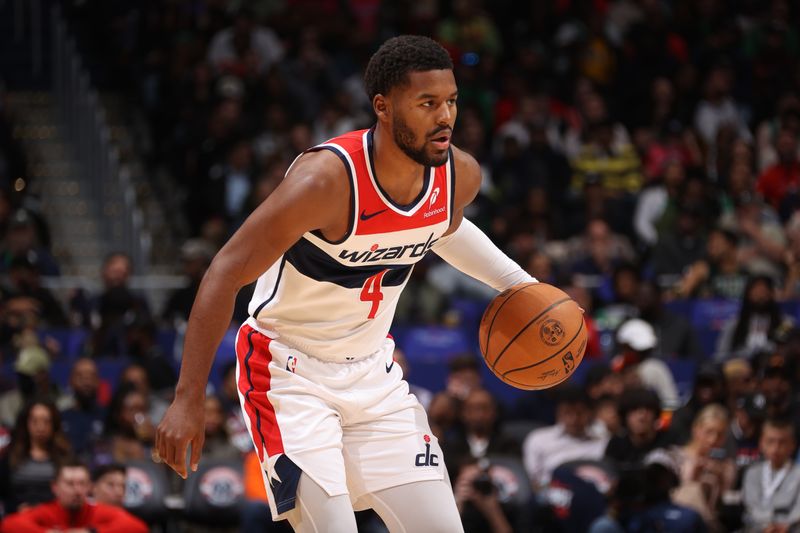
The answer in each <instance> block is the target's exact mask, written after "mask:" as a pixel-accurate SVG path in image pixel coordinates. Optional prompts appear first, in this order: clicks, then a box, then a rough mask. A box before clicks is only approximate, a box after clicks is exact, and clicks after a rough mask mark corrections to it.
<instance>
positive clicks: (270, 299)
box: [252, 254, 286, 316]
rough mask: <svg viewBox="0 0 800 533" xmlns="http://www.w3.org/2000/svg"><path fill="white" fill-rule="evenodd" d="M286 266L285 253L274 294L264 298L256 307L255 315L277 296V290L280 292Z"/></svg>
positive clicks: (273, 290)
mask: <svg viewBox="0 0 800 533" xmlns="http://www.w3.org/2000/svg"><path fill="white" fill-rule="evenodd" d="M284 266H286V255H285V254H284V256H283V257H282V258H281V266H279V267H278V276H277V278H276V279H275V286H274V287H273V288H272V294H270V295H269V298H267V299H266V300H264V301H263V302H261V303H260V304H259V305H258V307H257V308H256V310H255V312H254V313H253V315H252V316H258V314H259V313H260V312H261V310H262V309H264V307H265V306H266V305H267V304H268V303H270V302H271V301H272V299H273V298H275V294H277V292H278V287H279V286H280V284H281V277H282V276H283V267H284Z"/></svg>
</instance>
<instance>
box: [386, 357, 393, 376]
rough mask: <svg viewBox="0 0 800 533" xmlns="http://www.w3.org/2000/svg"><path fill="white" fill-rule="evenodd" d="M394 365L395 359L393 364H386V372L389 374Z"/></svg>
mask: <svg viewBox="0 0 800 533" xmlns="http://www.w3.org/2000/svg"><path fill="white" fill-rule="evenodd" d="M393 366H394V360H392V364H391V365H386V373H387V374H388V373H389V372H391V371H392V367H393Z"/></svg>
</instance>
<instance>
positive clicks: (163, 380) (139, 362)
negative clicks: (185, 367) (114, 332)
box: [125, 315, 177, 417]
mask: <svg viewBox="0 0 800 533" xmlns="http://www.w3.org/2000/svg"><path fill="white" fill-rule="evenodd" d="M125 344H126V346H127V355H128V357H129V358H130V359H131V360H133V361H135V363H134V364H135V365H136V366H138V367H140V368H141V369H144V372H145V375H146V378H147V380H146V381H147V383H146V384H147V393H148V394H149V395H150V396H151V405H152V408H153V413H152V416H154V417H158V416H161V415H162V414H163V410H164V409H165V407H164V402H165V398H172V394H173V392H174V389H175V383H176V382H177V377H176V376H175V368H174V367H173V366H172V363H173V362H172V361H171V360H170V357H168V356H167V355H166V354H165V353H164V350H163V349H162V348H161V344H160V343H159V342H158V331H157V329H156V323H155V322H154V321H153V319H152V318H150V316H143V315H134V316H132V317H131V319H130V321H129V322H128V324H127V328H126V330H125ZM169 349H170V351H171V350H172V347H171V346H170V348H169ZM126 370H127V369H126Z"/></svg>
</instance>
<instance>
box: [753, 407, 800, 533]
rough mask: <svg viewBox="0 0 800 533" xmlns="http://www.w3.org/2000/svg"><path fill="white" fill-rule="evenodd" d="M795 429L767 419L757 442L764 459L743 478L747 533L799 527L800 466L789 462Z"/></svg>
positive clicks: (777, 532)
mask: <svg viewBox="0 0 800 533" xmlns="http://www.w3.org/2000/svg"><path fill="white" fill-rule="evenodd" d="M794 435H795V428H794V427H793V426H792V424H791V422H789V421H786V420H781V419H769V420H767V421H766V422H765V423H764V428H763V433H762V435H761V439H760V444H759V446H760V448H761V453H762V455H763V456H764V460H763V461H760V462H758V463H755V464H753V465H751V466H750V467H749V468H748V469H747V472H746V473H745V476H744V483H743V486H742V498H743V500H744V506H745V515H744V523H745V529H744V531H745V532H746V533H762V532H769V533H788V532H789V531H793V530H794V529H796V528H797V526H798V524H800V466H799V465H797V464H796V463H793V461H792V454H793V453H794V451H795V437H794Z"/></svg>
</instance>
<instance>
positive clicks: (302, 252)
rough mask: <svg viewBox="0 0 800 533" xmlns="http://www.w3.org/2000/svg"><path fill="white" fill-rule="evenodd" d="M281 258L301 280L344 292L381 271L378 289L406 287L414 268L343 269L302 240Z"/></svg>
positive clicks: (375, 266)
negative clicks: (309, 279)
mask: <svg viewBox="0 0 800 533" xmlns="http://www.w3.org/2000/svg"><path fill="white" fill-rule="evenodd" d="M284 257H285V258H286V261H287V262H288V263H289V264H290V265H292V266H293V267H294V268H295V269H296V270H297V271H298V272H300V273H301V274H303V275H304V276H306V277H309V278H311V279H313V280H315V281H327V282H330V283H334V284H336V285H339V286H340V287H345V288H347V289H359V288H361V287H363V286H364V283H366V281H367V279H368V278H370V277H372V276H374V275H375V274H378V273H380V272H382V271H384V270H388V271H387V272H386V274H385V275H384V277H383V280H382V281H381V285H383V286H388V287H398V286H400V285H402V284H403V283H405V281H406V279H407V278H408V276H409V275H410V274H411V270H412V269H413V268H414V265H387V264H376V265H368V266H367V265H363V266H348V265H343V264H341V263H339V262H338V261H336V260H335V259H332V258H331V257H330V256H329V255H328V254H326V253H325V252H324V251H322V250H320V249H319V248H318V247H317V246H315V245H314V244H313V243H311V242H310V241H308V239H305V238H302V239H300V240H299V241H297V243H296V244H294V245H293V246H292V247H291V248H290V249H289V250H288V251H287V252H286V254H284ZM256 316H257V313H256Z"/></svg>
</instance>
